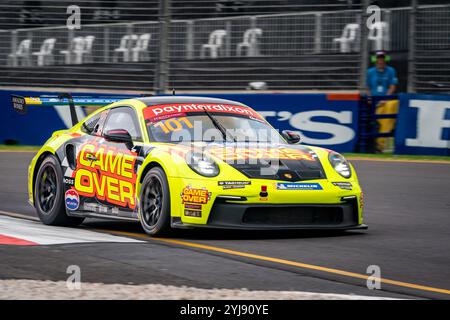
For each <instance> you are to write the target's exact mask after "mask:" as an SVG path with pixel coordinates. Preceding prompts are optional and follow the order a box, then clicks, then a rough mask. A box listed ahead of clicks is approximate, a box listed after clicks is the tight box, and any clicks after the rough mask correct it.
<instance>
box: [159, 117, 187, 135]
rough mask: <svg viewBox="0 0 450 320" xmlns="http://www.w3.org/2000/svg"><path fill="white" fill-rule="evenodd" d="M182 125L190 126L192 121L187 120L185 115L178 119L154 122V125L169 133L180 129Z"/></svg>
mask: <svg viewBox="0 0 450 320" xmlns="http://www.w3.org/2000/svg"><path fill="white" fill-rule="evenodd" d="M183 125H185V126H187V127H188V128H192V127H193V126H192V123H191V122H190V121H189V120H188V118H186V117H181V118H178V119H175V118H174V119H168V120H166V121H160V122H158V123H156V124H155V125H154V126H155V127H160V128H161V129H162V130H163V131H164V133H166V134H167V133H170V132H174V131H180V130H181V129H183Z"/></svg>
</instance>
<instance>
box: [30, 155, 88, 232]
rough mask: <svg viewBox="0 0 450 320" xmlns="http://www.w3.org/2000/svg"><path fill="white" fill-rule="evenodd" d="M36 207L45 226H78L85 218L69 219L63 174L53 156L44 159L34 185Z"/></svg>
mask: <svg viewBox="0 0 450 320" xmlns="http://www.w3.org/2000/svg"><path fill="white" fill-rule="evenodd" d="M34 206H35V208H36V212H37V215H38V216H39V219H40V220H41V221H42V223H43V224H46V225H51V226H66V227H69V226H77V225H79V224H81V223H82V222H83V220H84V218H79V217H69V216H68V215H67V212H66V207H65V204H64V186H63V173H62V169H61V165H60V163H59V161H58V159H57V158H56V157H55V156H53V155H48V156H46V157H45V158H44V160H43V161H42V163H41V165H40V166H39V170H38V173H37V175H36V181H35V183H34Z"/></svg>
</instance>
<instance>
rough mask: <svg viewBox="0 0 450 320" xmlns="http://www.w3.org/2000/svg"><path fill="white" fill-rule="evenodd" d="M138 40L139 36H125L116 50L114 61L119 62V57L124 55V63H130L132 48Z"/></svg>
mask: <svg viewBox="0 0 450 320" xmlns="http://www.w3.org/2000/svg"><path fill="white" fill-rule="evenodd" d="M137 40H138V36H137V35H135V34H127V35H124V36H123V37H122V39H120V45H119V47H118V48H116V49H114V55H113V61H114V62H117V61H118V60H119V55H120V54H122V60H123V61H124V62H129V61H130V51H131V48H132V47H133V46H134V43H135V42H136V41H137Z"/></svg>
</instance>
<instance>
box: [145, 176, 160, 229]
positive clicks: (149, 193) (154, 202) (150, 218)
mask: <svg viewBox="0 0 450 320" xmlns="http://www.w3.org/2000/svg"><path fill="white" fill-rule="evenodd" d="M162 201H163V194H162V187H161V183H160V181H159V180H158V179H157V178H156V177H152V178H151V179H150V182H149V183H148V184H147V185H146V186H145V189H144V192H143V199H142V218H143V220H144V223H145V224H146V225H147V226H148V227H154V226H155V225H156V224H157V223H158V220H159V218H160V216H161V211H162Z"/></svg>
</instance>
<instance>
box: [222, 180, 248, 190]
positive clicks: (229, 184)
mask: <svg viewBox="0 0 450 320" xmlns="http://www.w3.org/2000/svg"><path fill="white" fill-rule="evenodd" d="M217 184H218V185H219V186H221V187H223V189H224V190H225V189H243V188H245V186H247V185H249V184H252V182H251V181H219V182H218V183H217Z"/></svg>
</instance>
